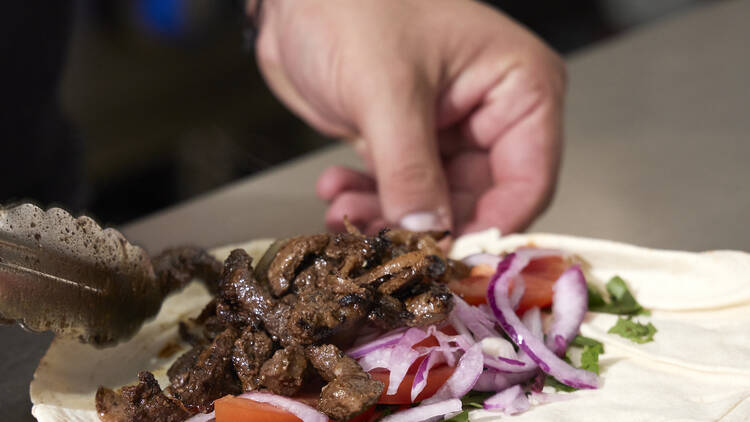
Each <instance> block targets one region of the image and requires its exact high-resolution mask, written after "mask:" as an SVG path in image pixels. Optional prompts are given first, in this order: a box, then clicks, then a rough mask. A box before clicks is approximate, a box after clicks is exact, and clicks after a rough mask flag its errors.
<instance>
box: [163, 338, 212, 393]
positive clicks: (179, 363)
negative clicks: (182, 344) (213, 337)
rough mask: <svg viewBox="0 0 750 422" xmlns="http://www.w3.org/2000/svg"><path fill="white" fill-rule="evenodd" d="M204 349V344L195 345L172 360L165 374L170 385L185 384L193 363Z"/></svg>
mask: <svg viewBox="0 0 750 422" xmlns="http://www.w3.org/2000/svg"><path fill="white" fill-rule="evenodd" d="M204 349H205V346H202V345H198V346H195V347H193V348H191V349H190V350H188V351H187V352H185V353H183V354H182V356H180V357H179V358H177V360H176V361H174V363H173V364H172V366H170V367H169V369H168V370H167V376H168V377H169V382H170V384H171V385H185V383H186V382H187V378H188V376H189V375H190V372H191V371H192V369H193V365H195V362H196V361H197V360H198V356H200V354H201V352H202V351H203V350H204Z"/></svg>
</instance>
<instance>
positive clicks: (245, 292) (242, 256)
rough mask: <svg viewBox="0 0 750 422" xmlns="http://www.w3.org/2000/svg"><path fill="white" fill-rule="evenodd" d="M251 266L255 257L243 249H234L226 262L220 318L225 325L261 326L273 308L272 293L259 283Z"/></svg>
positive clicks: (221, 290)
mask: <svg viewBox="0 0 750 422" xmlns="http://www.w3.org/2000/svg"><path fill="white" fill-rule="evenodd" d="M251 264H252V258H250V256H249V255H248V254H247V252H245V251H244V250H242V249H235V250H233V251H232V252H231V253H230V254H229V257H228V258H227V260H226V261H225V263H224V273H223V274H222V279H221V283H220V285H219V290H220V291H219V301H218V303H217V305H216V315H217V317H218V318H219V320H220V321H221V322H223V323H225V324H228V325H233V326H235V327H240V328H244V326H246V325H251V326H254V327H259V326H260V324H261V321H262V318H263V315H265V314H266V313H268V312H269V311H270V310H271V308H272V307H273V300H272V298H271V295H270V294H269V292H268V290H267V289H266V288H265V287H264V286H263V285H261V284H260V283H258V282H257V281H256V280H255V277H254V275H253V270H252V267H251Z"/></svg>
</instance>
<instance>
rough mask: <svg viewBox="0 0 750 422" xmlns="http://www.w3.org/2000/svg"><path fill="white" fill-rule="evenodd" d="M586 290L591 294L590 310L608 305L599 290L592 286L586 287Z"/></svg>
mask: <svg viewBox="0 0 750 422" xmlns="http://www.w3.org/2000/svg"><path fill="white" fill-rule="evenodd" d="M586 289H587V290H588V293H589V310H593V309H597V308H601V307H602V306H605V305H606V304H607V302H606V301H605V300H604V298H603V297H602V294H601V293H600V292H599V289H597V288H595V287H592V286H591V285H590V284H589V285H587V286H586Z"/></svg>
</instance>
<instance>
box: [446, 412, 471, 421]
mask: <svg viewBox="0 0 750 422" xmlns="http://www.w3.org/2000/svg"><path fill="white" fill-rule="evenodd" d="M468 421H469V411H468V410H464V411H463V412H461V413H459V414H458V415H456V416H454V417H452V418H450V419H445V420H444V421H443V422H468Z"/></svg>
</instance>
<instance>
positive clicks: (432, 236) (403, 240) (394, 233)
mask: <svg viewBox="0 0 750 422" xmlns="http://www.w3.org/2000/svg"><path fill="white" fill-rule="evenodd" d="M449 234H450V232H449V231H446V230H442V231H427V232H412V231H409V230H404V229H389V230H385V231H383V232H381V235H380V237H383V238H385V239H387V240H388V241H390V242H391V243H392V244H393V247H394V249H396V252H397V253H398V252H399V250H400V251H404V252H409V251H415V250H418V251H421V252H423V253H424V254H425V255H435V256H437V257H439V258H442V259H445V253H444V252H443V250H442V249H440V246H438V242H439V241H440V240H442V239H443V238H445V237H446V236H448V235H449Z"/></svg>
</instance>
